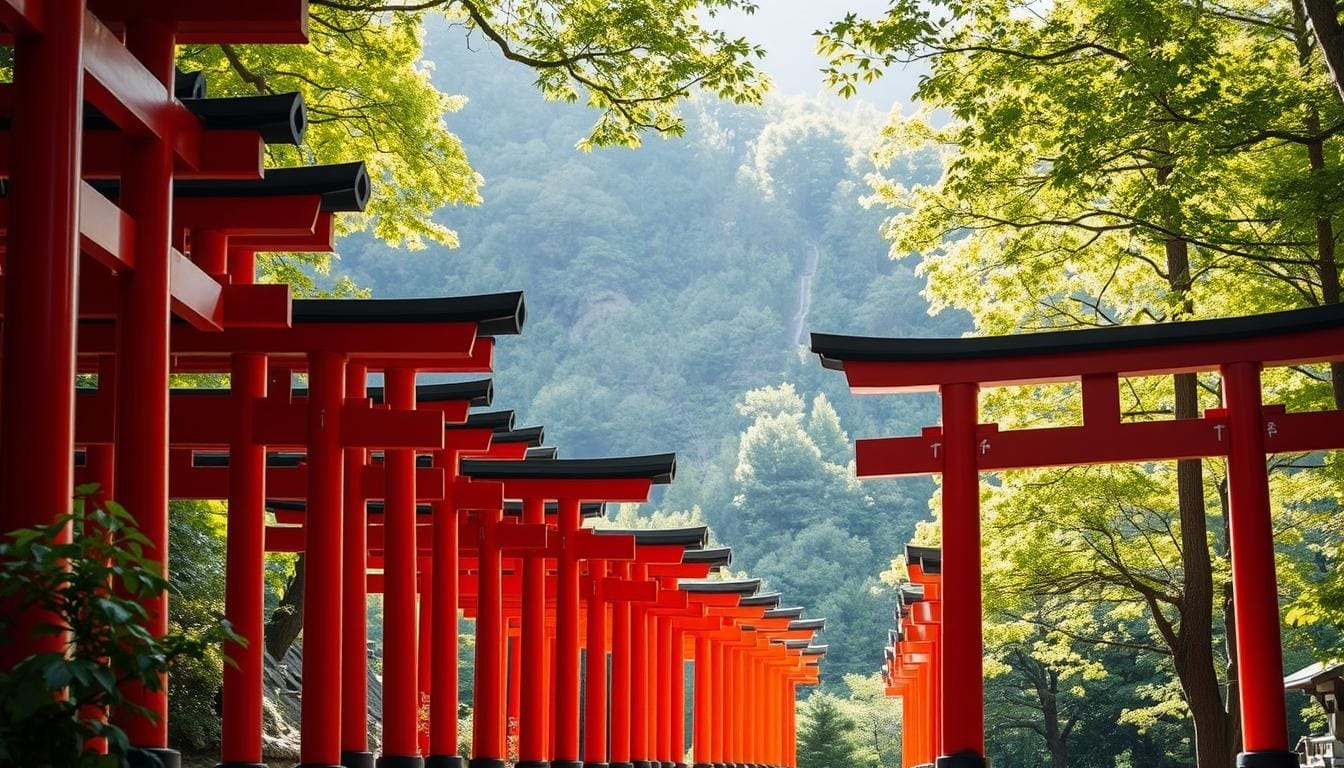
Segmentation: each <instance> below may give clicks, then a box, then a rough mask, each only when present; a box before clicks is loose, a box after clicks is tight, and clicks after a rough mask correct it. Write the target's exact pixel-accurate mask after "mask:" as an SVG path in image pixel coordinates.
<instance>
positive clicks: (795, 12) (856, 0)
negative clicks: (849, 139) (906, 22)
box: [718, 0, 919, 112]
mask: <svg viewBox="0 0 1344 768" xmlns="http://www.w3.org/2000/svg"><path fill="white" fill-rule="evenodd" d="M889 4H890V3H889V0H841V1H840V2H837V1H836V0H759V5H760V10H758V11H756V13H755V14H753V15H751V16H747V15H745V14H742V13H732V14H724V15H723V16H721V17H720V18H719V19H718V23H719V24H720V25H721V26H722V27H723V28H724V29H726V30H728V31H729V32H732V33H734V34H738V35H744V36H746V37H747V38H749V39H750V40H752V41H753V42H755V43H758V44H760V45H763V46H765V48H766V51H767V52H768V53H769V57H768V58H767V59H766V62H765V69H766V71H767V72H769V73H770V76H771V77H772V78H773V79H774V81H775V86H776V92H777V93H779V94H781V95H786V96H793V95H804V96H813V95H816V94H819V93H823V92H825V91H826V86H825V83H824V82H823V81H822V75H821V73H820V71H819V69H820V67H821V66H822V64H823V61H822V59H821V57H819V56H818V55H817V43H816V38H815V37H813V35H812V33H813V32H814V31H816V30H818V29H821V28H823V27H825V26H827V25H828V24H829V23H830V22H832V21H835V20H836V19H838V18H840V17H842V16H844V15H845V14H846V13H848V12H850V11H853V12H855V13H858V14H859V15H861V16H877V15H879V14H881V13H882V11H883V10H885V9H886V8H887V6H888V5H889ZM918 77H919V73H918V72H916V71H914V70H913V69H909V70H899V69H897V70H892V71H890V72H888V73H887V75H886V77H885V78H883V80H882V81H880V82H878V83H876V84H874V85H868V86H865V87H864V88H863V89H862V90H861V91H860V92H859V95H858V97H857V98H859V99H861V100H863V101H867V102H870V103H871V104H873V105H874V106H876V107H878V108H879V109H881V110H882V111H884V112H885V111H887V110H889V109H891V107H892V105H893V104H894V103H898V102H899V103H900V104H901V105H902V106H903V107H906V106H908V105H909V103H910V100H911V97H910V95H911V94H912V93H913V92H914V90H915V84H916V81H917V80H918Z"/></svg>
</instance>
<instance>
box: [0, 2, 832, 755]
mask: <svg viewBox="0 0 1344 768" xmlns="http://www.w3.org/2000/svg"><path fill="white" fill-rule="evenodd" d="M0 26H3V29H4V35H5V40H4V42H5V43H10V44H12V45H13V46H14V68H13V72H14V81H13V83H12V84H10V85H3V86H0V96H3V98H0V111H3V113H4V114H3V115H0V117H3V118H4V120H5V121H6V122H7V129H6V130H4V131H0V136H2V137H3V138H4V139H5V140H6V141H7V142H8V143H7V145H6V147H5V149H4V151H2V152H0V163H3V164H4V168H3V170H0V177H3V178H5V179H6V180H7V181H6V183H5V184H4V186H3V192H4V195H3V197H2V198H0V227H2V228H3V229H4V234H5V238H4V265H3V282H4V288H3V379H2V381H0V385H2V387H3V395H0V445H3V446H4V450H3V451H0V530H4V531H10V530H13V529H16V528H20V527H32V526H41V525H49V524H50V523H51V521H52V520H53V519H55V518H56V517H58V516H59V515H61V514H64V513H66V512H68V511H69V509H70V505H71V494H72V489H73V488H74V486H75V483H76V482H80V483H86V482H93V483H97V484H98V485H99V486H100V489H101V493H103V494H105V495H106V496H109V497H112V498H116V499H117V500H118V501H120V502H121V503H122V504H123V505H124V506H125V507H126V508H127V509H128V510H129V511H131V513H132V514H134V515H135V516H136V518H137V520H138V521H139V523H140V526H141V528H142V530H143V532H144V533H145V535H146V536H147V537H148V539H149V540H150V542H151V543H152V545H153V546H152V550H151V551H150V552H149V553H148V554H150V556H152V557H156V558H157V559H159V560H166V554H167V545H168V538H167V535H168V503H169V500H170V499H227V501H228V526H227V534H226V537H227V539H226V545H227V552H226V569H227V586H226V609H225V614H226V618H228V619H229V621H230V622H231V623H232V625H233V627H234V629H235V630H236V631H237V632H238V633H239V635H241V636H242V637H243V638H245V639H246V640H247V641H248V642H247V644H246V645H242V644H237V643H232V644H228V645H227V646H226V648H225V651H226V653H227V654H228V656H229V657H231V658H232V659H233V660H234V662H235V664H234V665H232V666H226V668H225V672H224V678H223V686H222V728H223V741H222V754H221V764H222V765H224V766H230V767H231V768H238V767H241V766H257V765H261V764H262V759H263V754H262V707H263V695H262V694H263V692H262V680H263V664H264V656H263V644H262V642H261V639H262V626H263V618H264V617H263V573H264V570H263V564H264V557H265V553H266V552H268V551H288V552H293V551H302V552H304V553H305V559H306V569H307V570H306V583H307V588H306V589H305V591H304V597H303V652H304V659H303V662H304V663H303V676H302V703H301V724H300V725H301V747H300V753H301V754H300V758H301V765H304V766H311V767H314V768H316V767H318V766H322V767H326V766H337V765H344V766H347V767H348V768H362V767H363V766H371V765H373V764H375V758H374V755H373V754H372V753H371V752H370V749H369V746H370V745H369V743H368V714H367V701H366V693H367V691H366V685H367V677H366V675H367V655H366V654H367V649H366V642H367V634H368V631H367V630H368V628H367V626H366V605H367V598H368V594H369V593H371V592H372V593H377V592H381V593H382V594H383V595H384V636H383V648H384V657H383V712H382V733H383V740H382V754H381V756H380V757H378V758H377V764H379V765H381V766H383V767H384V768H402V767H407V768H410V767H415V766H424V765H432V766H438V767H440V768H443V767H449V768H451V767H453V766H460V765H462V764H463V763H464V759H463V757H462V756H461V755H459V752H458V734H457V724H458V703H459V702H458V698H459V691H458V668H457V652H458V637H457V633H458V617H459V612H461V613H463V614H465V615H466V616H468V617H471V618H474V619H475V622H476V643H475V654H476V657H475V679H474V701H473V726H472V727H473V733H472V751H471V756H470V765H471V766H473V768H502V766H503V765H504V763H505V759H506V758H508V757H510V756H509V755H508V754H506V729H507V727H508V719H509V716H510V715H513V716H514V717H516V719H517V721H518V737H519V745H518V755H517V758H518V762H517V764H518V765H520V766H527V767H528V768H540V766H545V765H547V764H548V763H551V764H555V765H557V766H567V767H568V768H577V766H581V765H587V766H605V765H607V764H611V765H616V766H626V768H633V767H638V768H651V766H660V768H672V766H675V765H680V764H683V760H684V756H685V751H686V743H687V739H686V736H687V734H685V733H684V730H685V729H684V726H683V723H684V720H683V714H684V712H685V711H686V703H687V702H686V698H687V691H686V690H685V682H684V664H685V662H686V661H687V660H688V659H689V660H693V661H694V679H693V690H692V698H693V707H692V709H693V712H694V717H693V734H692V737H693V738H692V740H691V743H692V745H693V757H694V762H695V763H696V764H699V765H702V766H722V765H727V764H734V765H752V766H789V765H794V764H795V755H794V746H793V744H794V732H795V723H794V702H795V700H796V689H797V687H798V686H800V685H810V684H813V683H816V682H817V680H818V668H817V663H818V662H819V661H820V659H821V657H822V656H823V655H824V654H825V650H826V648H825V646H822V645H816V644H814V643H813V638H814V635H815V633H816V632H817V631H818V630H820V629H821V628H822V626H823V623H824V622H823V620H821V619H805V618H803V617H802V609H801V608H790V607H781V605H780V596H779V595H778V594H775V593H762V592H760V590H759V588H760V586H761V584H760V581H759V580H754V579H710V578H707V577H709V576H710V574H711V572H712V571H716V570H719V569H721V568H722V567H723V566H725V565H727V564H728V562H729V559H730V554H731V553H730V552H729V551H728V550H727V549H725V548H707V546H706V545H707V543H708V536H707V531H706V530H705V529H704V528H689V529H675V530H632V531H624V530H602V531H598V530H594V529H592V528H588V527H585V526H584V522H583V521H584V518H585V516H586V515H593V514H601V509H602V505H603V504H605V503H607V502H643V501H646V500H648V498H649V495H650V493H651V491H652V488H653V486H654V485H656V484H663V483H667V482H670V481H671V480H672V478H673V475H674V473H675V463H676V462H675V457H674V456H673V455H671V454H666V455H655V456H636V457H625V458H612V459H580V460H568V459H561V458H557V456H556V453H555V451H554V450H553V449H542V448H540V447H539V446H540V443H541V440H542V431H541V429H540V428H536V427H533V428H521V429H520V428H515V426H514V424H513V417H512V414H511V413H508V412H481V413H472V412H471V409H472V408H473V407H484V406H488V405H489V404H490V400H491V392H492V389H491V384H490V382H489V380H483V381H467V382H454V383H447V384H421V383H419V382H418V379H417V377H418V375H419V374H447V373H452V374H462V373H473V372H488V371H490V370H491V367H492V359H493V352H494V340H495V338H496V337H498V336H503V335H510V334H516V333H518V332H519V330H520V329H521V327H522V324H523V320H524V314H525V313H524V304H523V298H522V295H521V294H519V293H501V294H493V295H485V296H469V297H456V298H430V299H408V300H369V301H345V300H294V299H292V298H291V296H290V290H289V286H287V285H268V284H259V283H257V282H256V265H255V257H256V254H257V253H259V252H277V251H279V252H294V251H315V252H321V251H329V250H331V249H332V246H333V228H332V223H333V217H334V216H335V215H336V214H338V213H342V212H354V211H362V210H363V209H364V207H365V204H366V203H367V200H368V198H369V195H370V190H371V186H372V185H371V183H370V179H369V176H368V174H367V172H366V170H365V168H364V166H363V164H362V163H347V164H343V165H333V166H317V167H300V168H264V167H263V157H264V150H265V146H266V145H268V144H290V145H296V146H297V145H300V144H301V143H302V139H303V135H304V129H305V127H306V125H305V124H306V113H305V110H304V105H303V100H302V98H301V97H300V96H299V95H298V94H286V95H275V96H260V97H250V98H207V97H206V96H205V93H204V87H205V82H204V78H203V76H202V75H200V73H192V74H184V73H180V72H178V71H177V70H176V69H175V65H174V55H175V48H176V46H177V45H179V44H222V43H229V44H295V43H304V42H306V38H307V4H306V2H305V0H233V1H232V2H228V3H220V2H215V1H214V0H0ZM371 373H372V374H377V373H381V375H382V384H381V386H370V381H369V376H370V374H371ZM77 374H88V375H91V378H90V379H89V380H90V381H92V380H95V379H96V386H93V387H89V388H86V389H81V390H79V391H78V392H77V390H76V387H75V382H76V381H77ZM172 374H227V375H228V388H227V389H222V390H200V389H173V388H171V387H170V386H169V382H170V375H172ZM299 376H302V377H305V378H306V382H305V386H304V387H302V388H297V387H295V381H296V378H297V377H299ZM147 607H148V608H149V612H150V614H151V616H152V621H151V627H150V629H151V630H152V631H153V632H156V633H159V634H162V633H164V632H166V630H167V621H168V611H169V610H170V606H169V605H168V602H167V599H166V597H165V598H161V599H158V600H156V601H154V602H153V603H152V604H151V605H149V606H147ZM43 618H44V617H43V616H42V615H40V614H37V613H33V612H28V613H25V614H24V615H23V616H21V623H22V624H23V626H22V627H21V630H20V632H18V633H17V634H16V636H15V637H12V638H9V639H10V640H11V641H12V642H10V643H9V644H7V645H5V646H3V648H2V649H0V650H2V651H3V659H2V661H3V663H6V664H13V663H14V662H15V661H17V660H19V659H21V658H23V657H25V656H27V655H28V654H31V653H33V652H38V651H45V650H59V649H61V648H63V647H64V642H65V638H62V637H60V636H51V635H41V634H30V632H29V630H31V629H32V628H33V627H35V626H37V625H38V624H40V623H41V622H42V621H43ZM510 659H512V663H510ZM126 693H127V696H128V698H129V699H130V700H131V701H133V702H135V703H137V704H139V705H142V706H143V707H144V708H145V709H146V710H147V711H148V712H151V713H154V714H155V715H156V717H142V716H138V715H134V714H131V713H129V712H113V713H111V716H112V718H113V719H114V721H115V722H116V723H117V724H118V725H120V726H121V727H122V728H123V729H124V730H125V731H126V733H127V734H128V736H129V738H130V741H131V743H132V744H133V745H135V746H137V747H139V748H142V749H143V752H140V753H137V754H138V755H139V758H137V759H140V760H142V761H144V762H146V763H147V764H148V763H153V762H155V760H156V759H157V761H158V762H159V763H160V764H162V765H165V766H173V765H176V764H178V763H179V761H180V757H179V756H178V755H177V753H176V752H174V751H173V750H171V749H169V744H168V741H167V733H168V731H167V713H168V706H167V705H168V702H167V694H166V689H165V688H164V686H163V685H160V686H159V687H158V688H156V689H153V690H149V689H138V688H137V689H134V690H128V691H127V692H126ZM581 696H582V698H581ZM425 699H428V702H429V706H428V710H429V711H428V718H427V721H426V723H427V724H426V725H423V726H422V720H421V717H420V714H421V705H422V702H423V701H424V700H425Z"/></svg>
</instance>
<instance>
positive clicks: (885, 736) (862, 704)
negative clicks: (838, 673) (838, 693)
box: [836, 674, 901, 768]
mask: <svg viewBox="0 0 1344 768" xmlns="http://www.w3.org/2000/svg"><path fill="white" fill-rule="evenodd" d="M844 681H845V687H846V688H848V689H849V690H848V696H847V697H846V698H843V699H839V700H838V701H837V702H836V705H837V707H838V709H839V710H840V714H841V715H842V716H843V717H846V718H848V719H849V720H850V721H851V722H853V723H854V730H852V731H850V732H849V733H848V737H849V742H850V744H851V745H852V747H853V760H854V762H853V765H855V766H871V767H872V768H886V767H887V766H893V765H899V764H900V760H901V705H900V702H899V701H897V700H896V699H889V698H887V689H886V684H885V683H883V682H882V676H881V675H879V674H872V675H854V674H850V675H845V676H844Z"/></svg>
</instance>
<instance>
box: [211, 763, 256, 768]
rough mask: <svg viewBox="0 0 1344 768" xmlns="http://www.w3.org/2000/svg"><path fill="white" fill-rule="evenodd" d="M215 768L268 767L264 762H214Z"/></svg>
mask: <svg viewBox="0 0 1344 768" xmlns="http://www.w3.org/2000/svg"><path fill="white" fill-rule="evenodd" d="M215 768H268V766H267V765H266V764H265V763H215Z"/></svg>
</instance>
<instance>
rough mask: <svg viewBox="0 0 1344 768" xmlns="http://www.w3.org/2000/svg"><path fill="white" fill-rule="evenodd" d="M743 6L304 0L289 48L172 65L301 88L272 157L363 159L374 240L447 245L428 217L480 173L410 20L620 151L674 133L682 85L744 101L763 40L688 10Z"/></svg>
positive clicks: (190, 57)
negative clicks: (461, 34)
mask: <svg viewBox="0 0 1344 768" xmlns="http://www.w3.org/2000/svg"><path fill="white" fill-rule="evenodd" d="M728 9H737V10H745V11H747V12H750V11H753V10H754V9H755V6H754V4H753V3H751V2H747V1H745V0H676V2H658V3H654V2H648V1H647V0H623V1H622V2H615V3H611V2H588V1H587V0H580V1H579V2H551V1H550V0H528V2H524V3H503V2H498V1H497V0H430V1H429V2H423V3H413V4H401V3H396V2H391V3H389V2H386V0H313V2H312V3H311V9H310V30H311V41H310V43H309V44H308V45H305V46H233V45H219V46H197V47H187V48H186V49H185V50H183V51H182V54H181V57H180V64H181V65H182V66H184V67H191V68H198V69H202V70H204V71H206V72H207V73H208V74H209V75H210V85H211V87H212V90H213V91H214V92H215V93H217V94H226V93H263V94H264V93H280V92H286V91H301V92H302V93H303V94H304V96H305V98H306V100H307V102H308V106H309V113H310V116H311V120H310V126H311V127H310V131H309V135H308V139H307V141H306V142H305V145H304V148H303V149H302V150H301V151H299V150H289V149H273V150H272V154H273V155H274V156H275V159H276V160H278V161H280V162H284V163H290V164H292V163H294V162H296V161H299V162H303V161H306V162H323V163H330V162H340V161H348V160H366V161H368V162H369V165H370V172H371V175H372V176H373V178H374V179H376V180H378V181H379V190H378V194H376V195H375V196H374V198H373V201H372V202H371V204H370V214H371V215H369V216H367V217H363V218H361V219H359V220H358V221H357V222H356V221H354V220H349V221H348V222H347V225H348V226H358V227H371V228H372V231H373V232H374V234H376V235H377V236H378V237H379V238H380V239H382V240H385V241H387V242H390V243H404V244H406V245H409V246H411V247H421V246H423V245H424V244H425V243H426V242H438V243H449V244H451V243H455V242H456V236H455V234H454V233H453V232H452V231H451V230H450V229H448V228H447V227H444V226H442V225H441V224H439V223H437V222H436V221H435V220H434V219H433V218H432V217H430V216H429V215H428V214H430V213H432V212H433V211H435V210H437V209H438V208H440V207H442V206H444V205H449V204H464V203H467V204H470V203H475V202H478V201H479V193H478V189H479V187H480V184H481V177H480V176H479V175H478V174H477V173H476V172H475V171H474V170H473V169H472V168H471V166H470V164H469V163H468V160H467V157H466V154H465V152H464V151H463V149H462V146H461V142H460V141H459V140H458V138H457V137H456V136H454V135H453V134H452V133H451V132H450V131H449V130H448V127H447V125H446V124H445V123H444V120H443V116H444V114H445V113H448V112H453V111H456V110H457V109H459V108H460V107H461V106H462V104H463V100H462V99H461V98H460V97H453V96H448V95H446V94H444V93H442V92H440V91H439V90H438V89H437V88H435V87H434V85H433V83H432V82H431V72H430V70H429V68H428V67H426V66H425V65H424V62H423V60H422V58H421V56H422V53H423V51H422V44H423V38H424V23H425V20H426V19H427V18H430V17H433V16H438V17H442V18H446V19H447V20H448V21H450V22H452V23H453V24H456V25H460V26H461V27H462V28H464V29H465V31H466V33H467V35H468V36H469V37H476V38H479V39H481V40H483V41H488V42H489V44H491V45H493V46H494V47H495V48H497V49H498V50H499V51H500V52H502V53H503V55H504V57H505V58H507V59H508V60H510V61H512V62H516V63H518V64H520V65H522V66H524V67H528V68H531V69H532V70H533V71H534V72H535V75H536V85H537V87H538V88H539V89H540V90H541V92H542V93H543V95H544V96H545V97H546V98H547V99H551V100H557V101H579V100H582V101H584V102H585V103H587V104H588V106H590V107H591V108H593V109H594V110H595V111H596V112H597V113H598V119H597V122H596V123H595V124H594V125H593V126H592V127H591V129H590V130H589V131H588V132H587V133H586V135H583V136H580V137H577V138H579V140H580V144H581V146H583V147H585V148H587V147H595V146H608V145H627V146H636V145H638V144H639V141H640V137H641V135H642V134H644V133H646V132H649V131H653V132H657V133H663V134H674V135H675V134H680V133H681V132H683V131H684V129H685V122H684V120H683V118H682V117H681V116H680V115H679V114H678V111H677V106H678V104H679V103H680V102H681V101H682V100H683V99H685V98H686V97H687V96H689V95H690V94H691V92H692V91H693V90H701V91H705V92H708V93H712V94H715V95H717V96H720V97H722V98H726V99H730V100H733V101H736V102H740V103H758V102H759V101H760V99H761V96H762V94H763V92H764V90H765V89H766V88H767V87H768V82H767V80H766V78H765V77H764V75H763V74H761V73H760V72H759V71H758V70H757V69H756V66H755V64H754V60H755V59H758V58H760V57H761V56H763V55H764V51H762V50H761V49H760V48H758V47H756V46H753V45H751V44H750V43H748V42H747V41H746V40H745V39H742V38H730V37H728V36H727V35H726V34H724V33H723V32H721V31H719V30H718V29H716V28H714V27H713V26H712V25H709V24H705V23H704V22H703V21H702V20H701V17H702V16H704V15H710V16H712V15H714V14H716V13H718V12H720V11H723V10H728Z"/></svg>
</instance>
